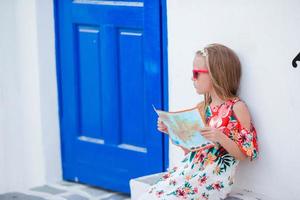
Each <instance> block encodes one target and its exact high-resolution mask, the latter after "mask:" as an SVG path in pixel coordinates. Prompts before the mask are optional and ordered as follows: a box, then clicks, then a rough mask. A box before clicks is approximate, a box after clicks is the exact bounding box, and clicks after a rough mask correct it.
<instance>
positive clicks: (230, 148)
mask: <svg viewBox="0 0 300 200" xmlns="http://www.w3.org/2000/svg"><path fill="white" fill-rule="evenodd" d="M233 111H234V113H235V115H236V117H237V118H238V119H239V121H240V123H241V125H242V126H243V127H245V128H247V129H248V130H249V129H250V126H251V116H250V113H249V110H248V108H247V106H246V104H245V103H244V102H242V101H239V102H237V103H236V104H234V106H233ZM219 143H220V144H221V145H222V146H223V147H224V148H225V149H226V150H227V152H228V153H230V154H231V155H233V156H234V157H235V158H236V159H238V160H244V159H245V158H247V156H246V155H245V154H244V153H243V152H242V151H241V150H240V148H239V147H238V145H237V144H236V143H235V142H234V141H233V140H231V139H230V138H228V137H227V136H226V135H225V134H221V137H220V141H219Z"/></svg>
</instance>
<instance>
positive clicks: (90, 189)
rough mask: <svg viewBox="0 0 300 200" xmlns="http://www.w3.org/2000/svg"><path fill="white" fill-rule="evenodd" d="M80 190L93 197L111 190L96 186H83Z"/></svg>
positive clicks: (108, 192)
mask: <svg viewBox="0 0 300 200" xmlns="http://www.w3.org/2000/svg"><path fill="white" fill-rule="evenodd" d="M81 190H83V191H85V192H87V193H88V194H89V195H91V196H93V197H100V196H103V195H106V194H110V193H111V191H108V190H104V189H100V188H96V187H84V188H82V189H81Z"/></svg>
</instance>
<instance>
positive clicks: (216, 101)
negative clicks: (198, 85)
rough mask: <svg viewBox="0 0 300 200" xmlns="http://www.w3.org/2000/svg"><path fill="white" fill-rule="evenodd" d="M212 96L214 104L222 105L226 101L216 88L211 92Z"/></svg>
mask: <svg viewBox="0 0 300 200" xmlns="http://www.w3.org/2000/svg"><path fill="white" fill-rule="evenodd" d="M210 96H211V104H212V105H214V106H217V105H221V104H222V103H224V102H225V101H224V100H222V99H221V98H220V97H219V96H218V95H217V93H216V92H215V90H213V91H212V92H210Z"/></svg>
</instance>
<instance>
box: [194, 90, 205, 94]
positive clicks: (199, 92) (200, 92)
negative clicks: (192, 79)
mask: <svg viewBox="0 0 300 200" xmlns="http://www.w3.org/2000/svg"><path fill="white" fill-rule="evenodd" d="M196 91H197V93H198V94H204V93H203V92H202V91H199V90H196Z"/></svg>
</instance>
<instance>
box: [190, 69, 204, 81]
mask: <svg viewBox="0 0 300 200" xmlns="http://www.w3.org/2000/svg"><path fill="white" fill-rule="evenodd" d="M200 73H208V70H207V69H193V79H197V78H198V76H199V74H200Z"/></svg>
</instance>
